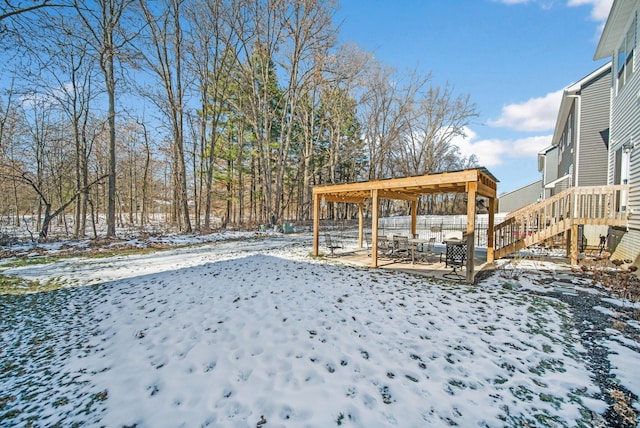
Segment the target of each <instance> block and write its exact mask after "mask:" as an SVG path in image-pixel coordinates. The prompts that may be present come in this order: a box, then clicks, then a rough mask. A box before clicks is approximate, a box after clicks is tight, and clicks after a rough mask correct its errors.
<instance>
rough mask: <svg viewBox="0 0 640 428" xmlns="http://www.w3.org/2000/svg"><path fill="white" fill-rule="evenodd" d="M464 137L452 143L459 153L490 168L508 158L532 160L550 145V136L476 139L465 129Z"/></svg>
mask: <svg viewBox="0 0 640 428" xmlns="http://www.w3.org/2000/svg"><path fill="white" fill-rule="evenodd" d="M465 133H466V137H459V138H456V139H454V140H453V141H452V143H453V144H455V145H456V146H458V147H459V148H460V152H461V153H462V154H463V155H464V156H465V157H469V156H471V155H475V156H476V157H477V158H478V163H479V164H480V165H481V166H485V167H492V166H497V165H502V164H504V163H505V162H507V161H508V160H509V158H531V159H532V160H534V159H535V158H536V157H537V155H538V152H539V151H540V150H542V149H544V148H545V147H548V146H549V145H550V144H551V138H552V135H542V136H535V137H527V138H518V139H513V140H501V139H478V135H477V134H476V133H475V132H474V131H472V130H471V129H469V128H466V129H465Z"/></svg>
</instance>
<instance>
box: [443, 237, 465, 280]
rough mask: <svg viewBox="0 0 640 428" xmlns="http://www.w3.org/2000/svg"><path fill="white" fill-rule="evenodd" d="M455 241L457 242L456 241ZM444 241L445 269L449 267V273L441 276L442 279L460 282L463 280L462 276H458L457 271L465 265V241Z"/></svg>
mask: <svg viewBox="0 0 640 428" xmlns="http://www.w3.org/2000/svg"><path fill="white" fill-rule="evenodd" d="M456 241H457V240H456ZM456 241H446V242H445V244H446V246H447V249H446V253H445V267H451V268H453V270H452V271H451V272H448V273H445V274H444V275H442V276H443V277H444V278H448V279H453V280H456V281H460V280H462V279H465V277H464V276H463V275H460V273H459V272H458V269H460V268H462V266H464V265H465V264H466V260H467V243H466V241H457V242H456Z"/></svg>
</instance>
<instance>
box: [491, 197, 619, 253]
mask: <svg viewBox="0 0 640 428" xmlns="http://www.w3.org/2000/svg"><path fill="white" fill-rule="evenodd" d="M628 195H629V186H627V185H612V186H590V187H572V188H569V189H566V190H564V191H562V192H560V193H558V194H557V195H554V196H552V197H550V198H547V199H545V200H543V201H540V202H537V203H535V204H530V205H526V206H524V207H522V208H520V209H518V210H516V211H513V212H511V213H509V214H508V215H507V217H506V219H505V221H503V222H502V223H500V224H498V225H496V226H495V227H494V229H493V230H494V255H495V258H500V257H504V256H506V255H508V254H511V253H513V252H515V251H518V250H521V249H523V248H526V247H528V246H530V245H534V244H537V243H540V242H542V241H544V240H546V239H549V238H552V237H554V236H556V235H558V234H560V233H563V232H565V231H567V230H568V229H570V228H571V226H573V225H575V224H596V225H609V226H624V225H625V224H626V211H623V207H626V205H627V198H628Z"/></svg>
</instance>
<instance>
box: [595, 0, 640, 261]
mask: <svg viewBox="0 0 640 428" xmlns="http://www.w3.org/2000/svg"><path fill="white" fill-rule="evenodd" d="M638 15H640V0H614V2H613V5H612V6H611V11H610V12H609V17H608V18H607V22H606V24H605V27H604V30H603V32H602V35H601V36H600V40H599V42H598V47H597V48H596V51H595V54H594V60H601V59H605V58H611V60H612V72H613V76H612V79H611V80H610V97H611V119H610V125H609V128H610V132H609V150H608V154H607V161H608V165H607V166H608V168H607V171H608V174H607V183H608V184H628V185H629V195H628V200H629V202H628V206H622V207H619V208H620V209H622V210H624V211H626V214H627V227H626V228H624V227H623V228H610V231H609V240H610V242H609V244H610V246H611V244H612V242H611V241H614V242H613V243H614V244H617V246H616V248H615V252H614V253H613V255H612V257H613V258H618V259H630V260H633V262H634V263H635V264H636V265H638V263H640V260H639V256H640V69H639V67H640V62H639V61H638V55H637V54H636V52H635V49H636V47H637V43H638ZM620 200H625V198H620Z"/></svg>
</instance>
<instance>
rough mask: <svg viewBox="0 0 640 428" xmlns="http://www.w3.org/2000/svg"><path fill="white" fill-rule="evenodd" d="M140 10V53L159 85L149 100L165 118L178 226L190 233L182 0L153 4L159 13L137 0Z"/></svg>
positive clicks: (167, 0)
mask: <svg viewBox="0 0 640 428" xmlns="http://www.w3.org/2000/svg"><path fill="white" fill-rule="evenodd" d="M139 5H140V9H141V10H142V14H143V17H144V20H145V22H146V24H147V29H148V40H149V42H150V46H151V49H150V52H149V53H147V52H146V51H143V56H144V58H145V60H146V63H147V65H148V66H149V67H150V69H151V70H152V72H153V73H154V74H155V75H156V76H157V77H158V79H159V80H160V82H161V84H162V87H163V90H164V91H163V97H158V96H153V97H151V99H152V101H153V102H154V103H155V104H156V105H157V106H158V107H159V108H160V110H161V111H162V112H163V114H164V115H165V116H166V117H168V120H169V124H170V129H171V135H172V138H173V150H172V156H173V162H174V163H173V164H174V192H175V193H174V201H175V202H174V203H175V208H176V210H175V211H176V220H178V226H179V228H180V229H181V230H184V231H185V232H191V231H192V227H191V219H190V217H189V197H188V193H187V172H186V164H185V148H184V147H185V146H184V136H185V133H184V120H185V116H184V111H185V90H186V88H185V80H186V79H185V77H186V76H185V75H184V74H183V73H184V70H183V61H184V57H183V52H182V49H183V31H182V21H181V13H182V9H183V5H184V1H183V0H163V1H161V2H159V4H157V5H156V6H157V8H158V9H159V11H160V14H159V15H156V14H154V12H153V11H152V9H151V8H150V4H149V3H148V2H146V1H144V0H140V1H139Z"/></svg>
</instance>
